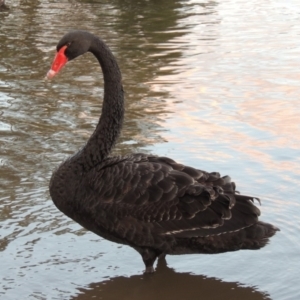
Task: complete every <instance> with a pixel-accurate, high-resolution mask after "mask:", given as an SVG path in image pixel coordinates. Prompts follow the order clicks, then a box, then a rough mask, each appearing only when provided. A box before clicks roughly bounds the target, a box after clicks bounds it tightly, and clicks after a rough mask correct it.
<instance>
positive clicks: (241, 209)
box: [47, 30, 278, 273]
mask: <svg viewBox="0 0 300 300" xmlns="http://www.w3.org/2000/svg"><path fill="white" fill-rule="evenodd" d="M88 51H90V52H91V53H93V54H94V55H95V57H96V58H97V59H98V61H99V63H100V66H101V68H102V72H103V76H104V101H103V108H102V114H101V117H100V119H99V123H98V125H97V127H96V129H95V131H94V133H93V134H92V136H91V137H90V139H89V140H88V141H87V143H86V145H85V146H84V147H83V148H82V149H81V150H80V151H79V152H78V153H76V154H75V155H74V156H72V157H70V158H69V159H68V160H66V161H65V162H63V163H62V164H61V165H60V166H59V168H58V169H57V170H56V171H55V172H54V173H53V175H52V178H51V181H50V195H51V198H52V200H53V202H54V204H55V205H56V206H57V208H58V209H59V210H60V211H62V212H63V213H64V214H66V215H67V216H68V217H70V218H72V219H73V220H74V221H76V222H78V223H79V224H80V225H82V226H83V227H84V228H86V229H88V230H90V231H92V232H94V233H95V234H97V235H99V236H101V237H103V238H105V239H108V240H110V241H113V242H117V243H121V244H125V245H129V246H131V247H133V248H134V249H135V250H137V251H138V252H139V253H140V254H141V256H142V259H143V261H144V263H145V267H146V272H147V273H150V272H153V270H154V269H153V264H154V262H155V260H156V259H157V258H158V257H164V256H165V255H166V254H190V253H207V254H213V253H221V252H227V251H235V250H240V249H259V248H261V247H263V246H265V245H266V244H267V242H268V240H269V238H270V237H271V236H273V235H274V234H275V232H276V231H277V230H278V228H276V227H275V226H273V225H271V224H267V223H264V222H261V221H259V220H258V217H259V215H260V211H259V209H258V208H257V207H256V206H255V205H254V203H253V202H254V200H255V198H254V197H250V196H245V195H240V194H238V193H236V192H235V184H234V183H233V182H232V181H231V179H230V177H229V176H224V177H221V176H220V174H219V173H208V172H205V171H201V170H198V169H195V168H193V167H188V166H185V165H182V164H179V163H177V162H175V161H174V160H172V159H170V158H167V157H158V156H154V155H147V154H142V153H138V154H130V155H127V156H114V157H111V156H110V152H111V150H112V148H113V146H114V144H115V142H116V140H117V138H118V136H119V133H120V131H121V128H122V124H123V117H124V93H123V87H122V79H121V73H120V70H119V67H118V64H117V62H116V60H115V58H114V56H113V54H112V53H111V51H110V50H109V48H108V47H107V46H106V44H105V43H104V42H103V41H102V40H101V39H100V38H98V37H96V36H94V35H93V34H91V33H89V32H85V31H77V30H76V31H71V32H69V33H67V34H66V35H65V36H64V37H63V38H62V39H61V40H60V42H59V43H58V45H57V55H56V57H55V59H54V62H53V64H52V67H51V70H50V71H49V72H48V74H47V77H48V78H52V77H53V76H54V75H55V74H56V73H57V72H59V70H60V69H61V68H62V67H63V66H64V65H65V64H66V63H67V62H68V61H71V60H72V59H74V58H76V57H78V56H80V55H82V54H84V53H85V52H88Z"/></svg>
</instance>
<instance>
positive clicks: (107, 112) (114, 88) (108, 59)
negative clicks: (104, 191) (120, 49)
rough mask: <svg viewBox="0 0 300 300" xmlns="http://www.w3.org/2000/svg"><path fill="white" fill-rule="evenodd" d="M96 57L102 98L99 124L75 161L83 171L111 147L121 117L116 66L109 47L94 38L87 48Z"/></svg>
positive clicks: (122, 93) (102, 156)
mask: <svg viewBox="0 0 300 300" xmlns="http://www.w3.org/2000/svg"><path fill="white" fill-rule="evenodd" d="M89 51H90V52H92V53H93V54H94V55H95V57H96V58H97V59H98V61H99V63H100V65H101V68H102V72H103V77H104V100H103V106H102V113H101V117H100V120H99V123H98V125H97V127H96V129H95V131H94V133H93V134H92V136H91V137H90V139H89V140H88V142H87V144H86V145H85V146H84V148H83V149H82V150H81V151H80V152H79V153H78V154H77V155H76V160H77V161H78V163H79V164H80V165H81V166H82V168H83V170H85V171H87V170H89V169H91V168H92V167H94V166H95V165H97V164H99V163H100V162H101V161H103V159H105V158H106V157H107V156H108V155H109V153H110V151H111V150H112V148H113V146H114V144H115V142H116V140H117V138H118V136H119V134H120V131H121V128H122V124H123V119H124V92H123V86H122V76H121V72H120V69H119V66H118V64H117V62H116V59H115V57H114V56H113V54H112V52H111V51H110V49H109V48H108V47H107V46H106V45H105V43H104V42H103V41H102V40H100V39H99V38H96V37H95V39H94V40H93V41H92V44H91V47H90V49H89Z"/></svg>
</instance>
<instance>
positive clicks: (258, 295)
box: [71, 259, 271, 300]
mask: <svg viewBox="0 0 300 300" xmlns="http://www.w3.org/2000/svg"><path fill="white" fill-rule="evenodd" d="M78 291H79V294H78V295H76V296H73V297H72V298H71V299H72V300H88V299H105V300H115V299H122V300H140V299H143V300H153V299H156V300H166V299H172V300H182V299H188V300H199V299H203V300H206V299H214V300H224V299H243V300H248V299H249V300H263V299H264V300H266V299H271V298H270V297H269V295H268V294H266V293H263V292H259V291H256V290H255V289H253V288H250V287H241V286H239V285H238V284H237V283H232V282H222V281H220V280H218V279H214V278H207V277H204V276H201V275H193V274H189V273H177V272H175V271H174V270H173V269H171V268H169V267H168V266H167V264H166V262H165V260H162V259H160V260H159V262H158V264H157V269H156V273H155V276H147V275H134V276H131V277H115V278H111V279H109V280H106V281H102V282H99V283H91V284H90V285H89V286H88V287H86V288H80V289H78Z"/></svg>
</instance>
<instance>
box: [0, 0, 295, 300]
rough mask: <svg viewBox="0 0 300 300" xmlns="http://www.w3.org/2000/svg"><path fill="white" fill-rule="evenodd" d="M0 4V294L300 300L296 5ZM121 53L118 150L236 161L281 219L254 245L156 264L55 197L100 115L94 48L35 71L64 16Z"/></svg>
mask: <svg viewBox="0 0 300 300" xmlns="http://www.w3.org/2000/svg"><path fill="white" fill-rule="evenodd" d="M162 2H163V3H162ZM6 3H7V5H8V6H9V7H10V9H9V10H5V11H1V12H0V28H1V29H0V116H1V118H0V145H1V147H0V166H1V168H0V187H1V188H0V222H1V223H0V250H1V258H0V264H1V270H0V278H1V280H0V282H1V284H0V296H1V297H3V298H5V299H21V298H22V299H92V298H94V297H96V298H99V299H120V297H122V299H132V300H134V299H141V298H142V297H143V298H144V299H146V300H147V299H154V298H157V299H166V298H169V299H199V295H201V296H202V298H203V299H280V300H281V299H291V300H292V299H293V300H294V299H298V298H300V289H299V282H298V281H299V279H298V278H299V275H300V274H299V269H300V262H299V247H300V238H299V234H298V230H297V229H298V228H299V225H300V217H299V213H298V211H299V209H300V202H299V198H298V185H299V181H300V159H299V148H300V125H299V124H300V122H299V117H298V116H299V114H300V102H299V100H298V98H299V94H300V76H299V65H300V55H299V54H300V46H299V35H300V26H299V24H300V23H299V21H300V3H298V1H296V0H270V1H259V0H254V1H246V0H228V1H221V0H220V1H201V0H200V1H198V0H197V1H196V0H194V1H175V0H173V1H171V0H170V1H155V0H153V1H146V0H140V1H134V0H122V1H117V0H110V1H104V0H102V1H96V0H95V1H75V0H70V1H46V0H40V1H27V2H26V1H25V2H24V1H14V2H12V1H11V2H6ZM72 28H78V29H85V30H89V31H91V32H93V33H96V34H97V35H99V36H101V37H102V38H103V39H104V40H105V41H106V42H107V43H108V44H109V46H110V47H111V49H112V50H113V52H114V54H115V55H116V57H117V59H118V62H119V65H120V67H121V70H122V74H123V80H124V89H125V92H126V121H125V126H124V130H123V133H122V137H121V138H120V140H119V143H118V144H117V146H116V149H115V153H117V154H125V153H129V152H141V151H143V152H148V153H155V154H159V155H164V156H169V157H172V158H173V159H175V160H177V161H180V162H182V163H185V164H189V165H191V166H194V167H197V168H200V169H204V170H207V171H219V172H220V173H222V174H224V175H225V174H229V175H230V176H231V177H232V178H233V180H234V181H235V182H236V183H237V186H238V190H240V191H242V192H243V193H245V194H252V195H254V196H257V197H260V198H261V200H262V204H263V205H262V207H261V211H262V219H263V220H265V221H267V222H271V223H273V224H275V225H277V226H279V227H280V228H281V232H280V233H278V234H277V235H276V236H275V237H274V238H273V239H272V241H271V243H270V245H268V246H267V247H265V248H264V249H261V250H259V251H240V252H236V253H226V254H220V255H215V256H205V255H186V256H174V257H167V262H168V267H165V266H164V267H162V268H161V269H160V270H158V272H157V274H155V275H154V276H152V277H150V278H149V277H144V276H143V275H142V271H143V268H144V266H143V263H142V261H141V259H140V257H139V256H138V255H137V254H136V253H135V251H133V250H132V249H130V248H129V247H126V246H120V245H117V244H113V243H110V242H108V241H105V240H103V239H101V238H99V237H97V236H95V235H94V234H92V233H89V232H86V231H85V230H84V229H82V228H81V227H80V226H79V225H77V224H75V223H74V222H73V221H71V220H69V219H68V218H67V217H65V216H64V215H62V214H61V213H60V212H59V211H58V210H57V209H56V208H55V207H54V205H53V203H52V201H51V199H50V196H49V192H48V182H49V178H50V176H51V174H52V171H53V169H55V167H56V166H57V165H58V164H59V163H60V162H61V161H62V160H63V159H65V158H66V157H68V156H69V155H71V154H73V153H74V152H76V151H77V150H78V149H79V148H80V147H81V146H82V145H83V144H84V142H85V141H86V140H87V138H88V137H89V135H90V134H91V132H92V131H93V128H94V127H95V125H96V124H97V120H98V116H99V112H100V109H101V105H102V103H101V100H100V99H101V98H102V96H103V85H102V75H101V73H100V70H99V67H98V65H97V61H96V60H95V59H94V58H93V57H92V55H90V54H87V55H85V56H84V57H81V58H79V59H77V60H75V61H74V62H72V63H70V64H69V65H68V66H67V67H66V68H65V69H64V70H63V71H62V72H61V74H60V75H59V76H58V77H57V78H56V79H55V80H54V81H53V82H51V83H49V82H45V81H44V80H43V78H44V76H45V73H46V72H47V70H48V69H49V65H50V63H51V61H52V59H53V56H54V53H55V46H56V43H57V42H58V40H59V39H60V38H61V36H62V35H63V34H64V33H65V32H67V31H68V30H69V29H72Z"/></svg>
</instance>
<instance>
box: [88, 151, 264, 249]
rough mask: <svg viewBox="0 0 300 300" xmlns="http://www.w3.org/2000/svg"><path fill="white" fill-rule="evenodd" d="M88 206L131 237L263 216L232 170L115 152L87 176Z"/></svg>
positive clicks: (209, 229)
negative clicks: (212, 170) (237, 186)
mask: <svg viewBox="0 0 300 300" xmlns="http://www.w3.org/2000/svg"><path fill="white" fill-rule="evenodd" d="M85 180H87V182H85V183H84V185H85V186H88V187H89V194H88V195H87V196H85V197H86V198H87V199H89V205H87V206H86V207H87V209H88V210H89V214H90V215H91V217H92V218H94V219H95V220H96V223H97V224H98V225H99V226H100V227H103V228H105V230H107V231H109V232H111V233H113V234H116V235H118V236H119V237H120V238H122V239H127V240H128V241H129V242H130V241H134V242H135V243H136V242H137V241H139V242H138V244H139V245H149V243H150V244H151V243H153V241H154V240H156V242H157V240H161V241H163V240H164V239H166V238H176V237H183V238H184V237H194V236H209V235H214V234H222V233H225V232H229V231H237V230H240V229H242V228H245V227H247V226H250V225H252V224H254V223H255V222H257V218H258V215H259V214H260V212H259V210H258V208H257V207H256V206H255V205H254V204H253V200H254V199H253V198H251V197H247V196H242V195H238V194H236V192H235V185H234V183H232V182H231V180H230V178H229V177H228V176H225V177H220V175H219V174H218V173H207V172H204V171H201V170H197V169H194V168H191V167H187V166H184V165H182V164H178V163H176V162H175V161H173V160H171V159H169V158H165V157H157V156H147V155H144V154H135V155H131V156H128V157H125V158H124V157H122V158H118V157H114V158H109V159H108V160H107V161H106V162H105V163H104V164H102V165H101V166H98V167H97V168H95V169H94V170H92V171H90V172H89V174H88V176H86V177H85Z"/></svg>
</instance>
